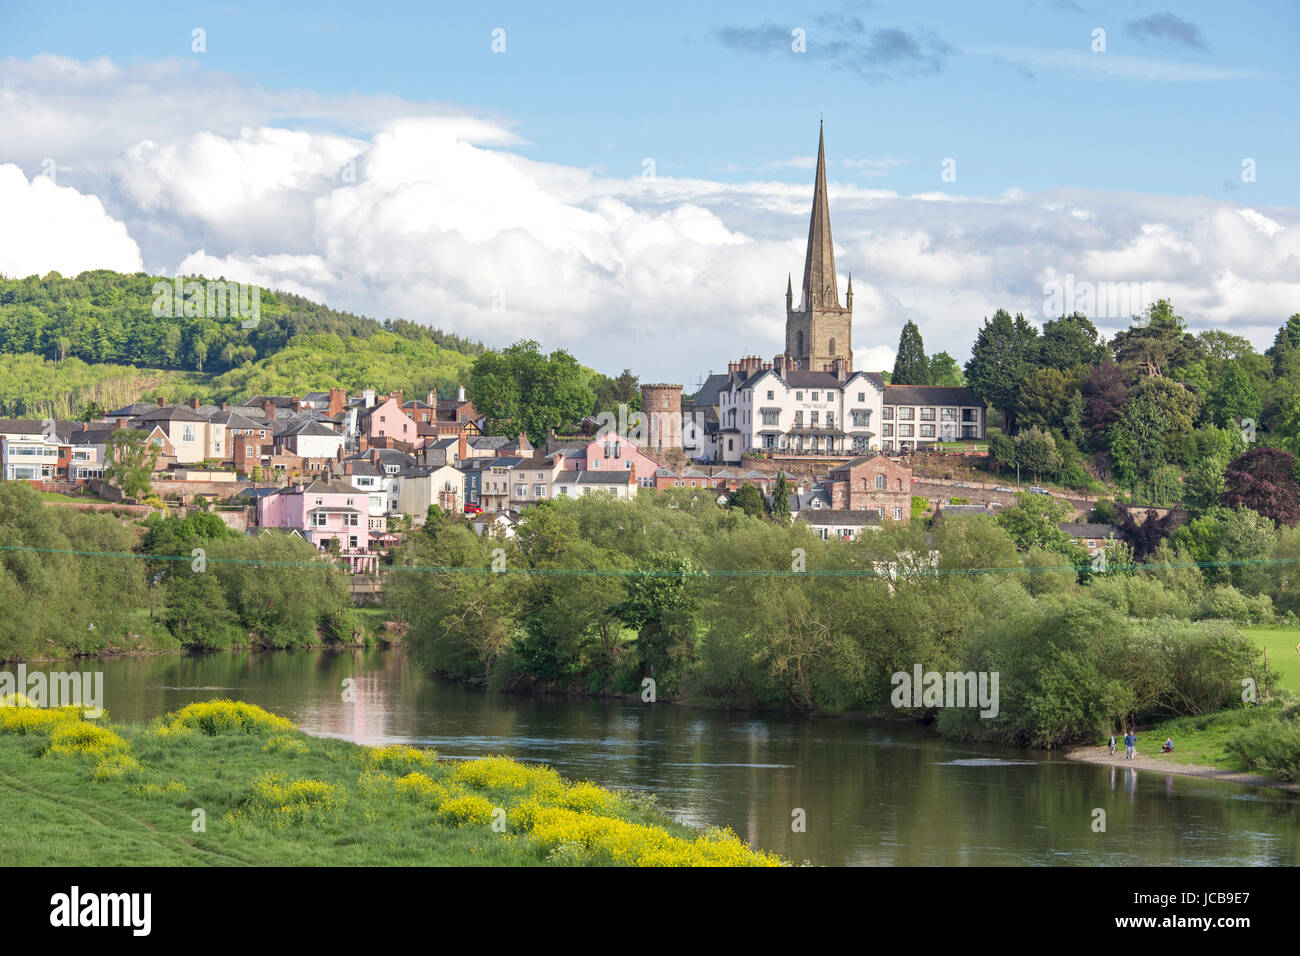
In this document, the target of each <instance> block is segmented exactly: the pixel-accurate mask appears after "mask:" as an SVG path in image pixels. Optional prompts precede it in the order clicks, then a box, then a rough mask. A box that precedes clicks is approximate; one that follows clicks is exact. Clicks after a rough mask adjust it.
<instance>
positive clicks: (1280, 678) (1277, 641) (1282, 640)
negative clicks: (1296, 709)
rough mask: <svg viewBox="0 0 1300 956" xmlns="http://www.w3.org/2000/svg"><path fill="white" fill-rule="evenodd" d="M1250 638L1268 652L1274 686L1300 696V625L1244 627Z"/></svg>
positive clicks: (1269, 667)
mask: <svg viewBox="0 0 1300 956" xmlns="http://www.w3.org/2000/svg"><path fill="white" fill-rule="evenodd" d="M1242 630H1243V631H1245V632H1246V633H1247V634H1248V635H1250V638H1251V640H1253V641H1254V642H1255V643H1256V644H1258V645H1259V646H1260V647H1262V648H1263V649H1264V650H1265V651H1267V652H1268V669H1269V673H1270V674H1271V675H1272V679H1273V681H1274V683H1273V687H1274V688H1281V689H1283V690H1289V691H1291V692H1292V693H1293V694H1296V695H1297V696H1300V652H1297V651H1296V645H1297V644H1300V627H1244V628H1242Z"/></svg>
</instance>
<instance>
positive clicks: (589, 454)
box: [566, 432, 662, 485]
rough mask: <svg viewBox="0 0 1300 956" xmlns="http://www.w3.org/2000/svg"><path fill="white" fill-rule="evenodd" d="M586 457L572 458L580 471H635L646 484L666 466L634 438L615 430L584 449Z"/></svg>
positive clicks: (641, 481)
mask: <svg viewBox="0 0 1300 956" xmlns="http://www.w3.org/2000/svg"><path fill="white" fill-rule="evenodd" d="M581 455H582V457H580V458H576V457H575V458H573V459H571V464H569V463H566V467H572V468H573V469H574V470H576V471H588V470H589V471H635V472H636V480H637V483H638V484H642V485H644V484H646V483H647V480H648V479H650V478H651V477H652V476H653V475H654V473H655V470H656V469H657V468H660V467H662V466H661V465H660V464H659V462H657V461H655V460H654V459H653V458H651V457H650V456H649V455H647V454H646V453H645V452H643V451H642V450H641V448H640V447H639V446H638V445H637V443H636V442H634V441H633V440H632V439H630V438H625V437H623V436H622V435H619V434H617V433H615V432H610V433H609V434H608V435H602V436H600V437H597V438H595V439H593V440H592V441H591V442H589V443H588V444H587V446H586V448H584V449H583V450H582V452H581Z"/></svg>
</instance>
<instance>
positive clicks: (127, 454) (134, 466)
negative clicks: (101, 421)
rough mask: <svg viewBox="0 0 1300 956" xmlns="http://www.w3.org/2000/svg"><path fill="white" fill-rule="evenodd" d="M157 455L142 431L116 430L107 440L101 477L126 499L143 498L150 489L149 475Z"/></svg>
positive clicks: (156, 461)
mask: <svg viewBox="0 0 1300 956" xmlns="http://www.w3.org/2000/svg"><path fill="white" fill-rule="evenodd" d="M161 452H162V449H161V448H159V446H157V445H155V444H154V443H153V442H151V441H150V440H149V436H148V435H147V434H145V433H144V432H143V431H140V430H139V429H134V428H119V429H117V430H116V431H114V432H113V433H112V434H111V435H109V436H108V442H107V447H106V448H105V450H104V455H105V461H104V477H105V478H106V479H107V480H108V481H109V483H110V484H113V485H116V486H117V487H118V488H120V489H121V491H122V494H124V495H126V496H127V497H128V498H143V497H145V496H146V495H148V494H149V493H150V492H151V491H152V489H153V473H154V469H155V468H157V466H158V456H159V454H161Z"/></svg>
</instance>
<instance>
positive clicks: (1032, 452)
mask: <svg viewBox="0 0 1300 956" xmlns="http://www.w3.org/2000/svg"><path fill="white" fill-rule="evenodd" d="M1016 458H1017V460H1018V461H1019V462H1020V465H1021V467H1022V468H1026V469H1028V470H1029V473H1030V474H1032V475H1033V476H1034V480H1035V481H1037V480H1038V478H1039V476H1040V475H1052V474H1055V473H1056V472H1057V471H1058V470H1060V467H1061V453H1060V452H1059V451H1057V449H1056V440H1055V439H1054V438H1052V435H1051V433H1050V432H1047V431H1044V430H1043V429H1041V428H1027V429H1025V430H1024V431H1022V432H1021V433H1020V434H1018V435H1017V436H1016Z"/></svg>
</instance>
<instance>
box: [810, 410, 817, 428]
mask: <svg viewBox="0 0 1300 956" xmlns="http://www.w3.org/2000/svg"><path fill="white" fill-rule="evenodd" d="M817 414H818V413H817V412H813V413H812V414H811V415H809V416H808V424H810V425H816V424H817Z"/></svg>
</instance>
